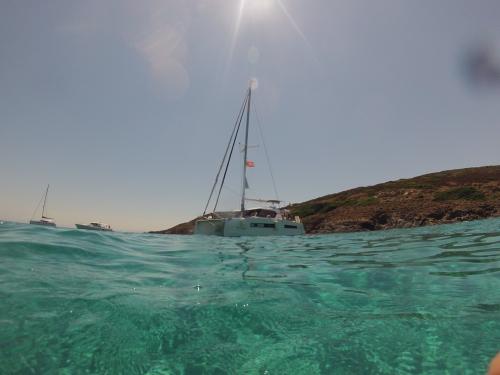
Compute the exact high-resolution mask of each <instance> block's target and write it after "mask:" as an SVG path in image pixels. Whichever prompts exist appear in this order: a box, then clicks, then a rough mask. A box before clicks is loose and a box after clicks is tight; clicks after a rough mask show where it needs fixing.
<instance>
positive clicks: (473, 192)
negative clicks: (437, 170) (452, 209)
mask: <svg viewBox="0 0 500 375" xmlns="http://www.w3.org/2000/svg"><path fill="white" fill-rule="evenodd" d="M485 198H486V197H485V195H484V194H483V193H482V192H481V191H479V190H477V189H475V188H473V187H471V186H463V187H458V188H453V189H449V190H446V191H440V192H438V193H436V194H434V200H435V201H438V202H442V201H454V200H459V199H463V200H467V201H480V200H483V199H485Z"/></svg>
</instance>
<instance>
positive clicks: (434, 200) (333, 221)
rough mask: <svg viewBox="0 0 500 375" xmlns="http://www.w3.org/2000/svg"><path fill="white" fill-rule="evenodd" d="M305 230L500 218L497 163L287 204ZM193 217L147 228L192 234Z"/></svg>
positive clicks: (383, 226)
mask: <svg viewBox="0 0 500 375" xmlns="http://www.w3.org/2000/svg"><path fill="white" fill-rule="evenodd" d="M288 208H289V209H290V210H291V211H292V213H293V214H294V215H298V216H300V217H301V219H302V221H303V223H304V226H305V229H306V232H307V233H334V232H355V231H371V230H380V229H390V228H410V227H418V226H424V225H435V224H446V223H453V222H457V221H468V220H476V219H484V218H488V217H495V216H500V166H488V167H478V168H465V169H455V170H449V171H443V172H437V173H430V174H426V175H422V176H418V177H414V178H409V179H401V180H397V181H389V182H385V183H382V184H378V185H373V186H367V187H358V188H355V189H351V190H346V191H343V192H340V193H335V194H331V195H326V196H323V197H320V198H316V199H313V200H310V201H307V202H303V203H297V204H293V205H291V206H289V207H288ZM195 220H196V219H194V220H192V221H190V222H187V223H182V224H179V225H176V226H174V227H172V228H170V229H166V230H162V231H157V232H150V233H162V234H192V233H193V228H194V222H195Z"/></svg>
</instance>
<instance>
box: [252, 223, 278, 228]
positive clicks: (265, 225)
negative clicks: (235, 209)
mask: <svg viewBox="0 0 500 375" xmlns="http://www.w3.org/2000/svg"><path fill="white" fill-rule="evenodd" d="M250 227H252V228H276V224H267V223H250Z"/></svg>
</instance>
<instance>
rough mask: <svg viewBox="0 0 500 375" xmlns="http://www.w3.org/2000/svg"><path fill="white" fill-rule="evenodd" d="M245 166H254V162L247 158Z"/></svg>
mask: <svg viewBox="0 0 500 375" xmlns="http://www.w3.org/2000/svg"><path fill="white" fill-rule="evenodd" d="M247 167H248V168H253V167H255V163H254V162H253V161H251V160H247Z"/></svg>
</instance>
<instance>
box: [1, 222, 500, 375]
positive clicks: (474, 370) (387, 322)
mask: <svg viewBox="0 0 500 375" xmlns="http://www.w3.org/2000/svg"><path fill="white" fill-rule="evenodd" d="M0 301H1V302H0V345H1V350H0V373H1V374H88V373H90V374H150V375H153V374H154V375H156V374H483V373H484V372H485V370H486V367H487V363H488V361H489V359H490V358H491V357H492V356H493V355H494V354H495V353H496V352H497V351H498V350H500V220H498V219H494V220H485V221H477V222H471V223H463V224H456V225H447V226H436V227H427V228H419V229H411V230H391V231H385V232H372V233H355V234H338V235H322V236H304V237H295V238H278V237H271V238H239V239H229V238H219V237H196V236H162V235H146V234H120V233H98V232H87V231H77V230H72V229H52V228H43V227H38V226H34V225H32V226H30V225H22V224H12V223H3V224H1V225H0Z"/></svg>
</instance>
